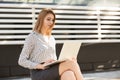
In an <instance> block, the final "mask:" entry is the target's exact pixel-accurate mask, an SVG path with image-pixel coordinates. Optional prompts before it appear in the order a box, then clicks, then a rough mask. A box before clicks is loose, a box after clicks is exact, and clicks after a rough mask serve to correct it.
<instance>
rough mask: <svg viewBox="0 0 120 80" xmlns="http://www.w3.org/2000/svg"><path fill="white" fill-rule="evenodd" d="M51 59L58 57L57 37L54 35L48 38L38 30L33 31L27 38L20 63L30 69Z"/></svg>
mask: <svg viewBox="0 0 120 80" xmlns="http://www.w3.org/2000/svg"><path fill="white" fill-rule="evenodd" d="M49 59H54V60H56V59H57V56H56V49H55V39H54V37H53V36H50V37H49V38H47V37H46V36H43V35H42V34H39V33H37V32H32V33H30V34H29V35H28V37H27V38H26V39H25V43H24V46H23V49H22V51H21V54H20V57H19V60H18V64H19V65H21V66H23V67H25V68H29V69H34V68H35V66H36V65H38V64H40V63H42V62H45V61H46V60H49Z"/></svg>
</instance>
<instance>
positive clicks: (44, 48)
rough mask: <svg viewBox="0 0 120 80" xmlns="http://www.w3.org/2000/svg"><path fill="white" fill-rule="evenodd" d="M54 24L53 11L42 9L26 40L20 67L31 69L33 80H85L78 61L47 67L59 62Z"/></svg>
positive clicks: (68, 61) (19, 61)
mask: <svg viewBox="0 0 120 80" xmlns="http://www.w3.org/2000/svg"><path fill="white" fill-rule="evenodd" d="M54 24H55V14H54V12H53V11H52V9H48V8H45V9H42V11H41V12H40V13H39V15H38V18H37V22H36V25H35V27H34V29H33V31H32V32H31V33H30V34H29V35H28V37H27V38H26V40H25V43H24V47H23V49H22V52H21V54H20V57H19V60H18V63H19V65H21V66H23V67H25V68H28V69H30V72H31V78H32V80H83V77H82V74H81V71H80V69H79V66H78V63H77V60H76V59H71V60H70V59H69V60H66V61H64V62H61V63H59V64H56V65H54V66H51V67H49V68H48V67H45V65H46V64H47V63H51V62H52V61H55V60H57V57H56V53H55V39H54V37H53V36H52V35H51V32H52V29H53V26H54Z"/></svg>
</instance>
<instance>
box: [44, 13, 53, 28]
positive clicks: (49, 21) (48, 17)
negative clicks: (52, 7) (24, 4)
mask: <svg viewBox="0 0 120 80" xmlns="http://www.w3.org/2000/svg"><path fill="white" fill-rule="evenodd" d="M53 24H54V15H53V14H51V13H49V14H47V15H46V17H45V18H44V21H43V26H42V27H43V28H44V29H45V30H48V29H49V28H50V27H51V26H53Z"/></svg>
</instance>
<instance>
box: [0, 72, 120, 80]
mask: <svg viewBox="0 0 120 80" xmlns="http://www.w3.org/2000/svg"><path fill="white" fill-rule="evenodd" d="M83 76H84V78H85V80H120V70H116V71H107V72H94V73H84V74H83ZM0 80H31V79H30V78H29V77H11V78H0Z"/></svg>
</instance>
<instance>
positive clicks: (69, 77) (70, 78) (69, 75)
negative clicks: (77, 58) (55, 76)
mask: <svg viewBox="0 0 120 80" xmlns="http://www.w3.org/2000/svg"><path fill="white" fill-rule="evenodd" d="M60 80H76V77H75V75H74V73H73V72H72V71H70V70H68V71H65V72H63V74H62V75H61V79H60Z"/></svg>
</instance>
